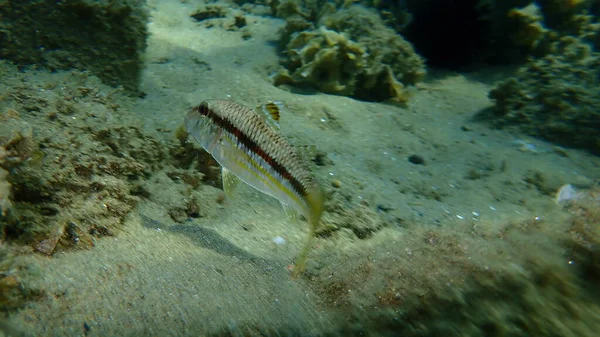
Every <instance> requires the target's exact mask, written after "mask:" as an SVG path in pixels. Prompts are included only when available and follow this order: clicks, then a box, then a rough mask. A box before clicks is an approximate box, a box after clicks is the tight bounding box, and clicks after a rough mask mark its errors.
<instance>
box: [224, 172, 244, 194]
mask: <svg viewBox="0 0 600 337" xmlns="http://www.w3.org/2000/svg"><path fill="white" fill-rule="evenodd" d="M221 179H223V191H225V195H226V196H227V198H232V197H233V194H234V193H235V191H236V190H237V187H238V185H239V184H240V179H239V178H238V177H236V176H235V174H233V173H231V171H229V170H228V169H226V168H224V167H223V168H221Z"/></svg>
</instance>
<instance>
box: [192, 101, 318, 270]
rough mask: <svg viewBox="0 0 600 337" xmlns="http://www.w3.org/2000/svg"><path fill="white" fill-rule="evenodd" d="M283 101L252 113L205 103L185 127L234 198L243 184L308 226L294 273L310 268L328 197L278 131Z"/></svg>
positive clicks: (231, 104)
mask: <svg viewBox="0 0 600 337" xmlns="http://www.w3.org/2000/svg"><path fill="white" fill-rule="evenodd" d="M281 107H282V103H281V102H268V103H266V104H264V105H261V106H258V107H257V108H256V109H254V110H253V109H250V108H248V107H246V106H243V105H241V104H238V103H236V102H234V101H232V100H218V99H212V100H205V101H203V102H201V103H200V104H198V105H197V106H195V107H193V108H192V109H191V110H190V111H189V112H188V113H187V115H186V116H185V120H184V124H185V128H186V130H187V132H188V134H190V135H191V136H192V137H193V138H194V139H195V140H196V142H198V143H199V144H200V145H201V146H202V147H203V148H204V150H206V151H207V152H208V153H210V154H211V156H212V157H213V158H214V159H215V160H216V161H217V162H218V163H219V164H220V165H221V174H222V180H223V190H224V191H225V194H226V195H227V196H228V197H230V196H232V195H233V193H234V192H235V189H236V187H237V186H238V184H239V182H240V181H243V182H244V183H246V184H248V185H250V186H251V187H253V188H255V189H256V190H258V191H260V192H262V193H264V194H267V195H269V196H272V197H274V198H276V199H278V200H279V201H280V203H281V205H282V206H283V208H284V210H285V211H286V213H287V214H291V215H293V214H301V215H302V216H303V217H304V218H305V219H306V220H307V222H308V224H309V235H308V240H307V242H306V244H305V245H304V248H303V249H302V251H301V252H300V254H299V255H298V257H297V258H296V260H295V263H294V268H293V273H294V275H298V274H299V273H301V272H302V271H303V270H304V269H305V267H306V261H307V259H308V254H309V252H310V248H311V246H312V241H313V240H314V237H315V232H316V229H317V228H318V226H319V224H320V220H321V215H322V213H323V209H324V203H325V198H324V194H323V190H322V189H321V186H320V185H319V183H318V182H317V180H316V179H315V178H314V176H313V175H312V174H311V172H310V170H309V168H308V165H307V163H306V162H305V161H304V160H303V159H302V157H301V155H300V152H299V151H298V150H297V149H296V148H295V147H294V146H292V145H291V144H290V143H289V142H288V141H287V140H286V139H285V138H284V137H283V136H282V135H281V134H280V132H279V118H280V110H281V109H280V108H281Z"/></svg>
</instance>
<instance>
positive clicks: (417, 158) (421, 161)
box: [408, 154, 425, 165]
mask: <svg viewBox="0 0 600 337" xmlns="http://www.w3.org/2000/svg"><path fill="white" fill-rule="evenodd" d="M408 161H409V162H411V163H413V164H415V165H425V159H424V158H423V157H421V156H419V155H418V154H413V155H411V156H410V157H408Z"/></svg>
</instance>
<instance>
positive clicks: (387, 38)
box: [274, 2, 425, 103]
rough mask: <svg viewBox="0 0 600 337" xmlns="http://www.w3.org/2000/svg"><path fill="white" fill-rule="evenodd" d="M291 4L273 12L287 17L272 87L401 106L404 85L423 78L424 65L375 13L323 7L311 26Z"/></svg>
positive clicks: (350, 8) (407, 44) (353, 8)
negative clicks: (288, 86)
mask: <svg viewBox="0 0 600 337" xmlns="http://www.w3.org/2000/svg"><path fill="white" fill-rule="evenodd" d="M293 4H294V3H292V2H285V3H283V4H281V5H280V6H279V8H278V15H281V16H285V17H286V18H287V24H286V27H285V28H284V30H283V32H282V37H281V42H282V45H283V46H282V47H283V49H284V51H285V54H286V58H285V59H284V60H283V61H282V64H283V67H284V68H282V69H281V70H280V71H279V72H278V73H277V74H276V75H275V76H274V82H275V85H283V84H291V85H297V86H310V87H313V88H316V89H317V90H320V91H322V92H326V93H330V94H337V95H344V96H351V97H355V98H358V99H363V100H370V101H382V100H386V99H390V100H392V101H397V102H402V103H403V102H406V101H407V99H408V97H409V92H410V91H407V89H405V86H406V85H411V84H415V83H416V82H417V81H419V80H420V79H421V78H422V77H423V76H424V75H425V68H424V62H423V60H422V59H421V58H420V57H419V56H418V55H417V54H416V53H415V51H414V50H413V48H412V46H411V45H410V43H408V42H407V41H405V40H404V39H403V38H402V37H401V36H400V35H398V34H397V33H396V32H394V31H393V30H392V29H391V28H389V27H386V26H385V25H384V24H383V22H382V21H381V18H380V17H379V15H378V14H377V13H376V12H375V11H372V10H369V9H366V8H364V7H361V6H351V7H349V8H343V9H340V10H339V11H334V8H333V7H331V6H330V7H327V6H325V7H324V9H323V10H322V11H321V12H320V13H319V15H318V16H317V17H316V18H315V19H314V22H312V21H311V19H310V17H311V16H310V15H306V16H303V15H302V14H301V13H302V12H301V10H300V9H299V7H297V5H293ZM307 17H308V18H307ZM315 26H317V27H318V28H315Z"/></svg>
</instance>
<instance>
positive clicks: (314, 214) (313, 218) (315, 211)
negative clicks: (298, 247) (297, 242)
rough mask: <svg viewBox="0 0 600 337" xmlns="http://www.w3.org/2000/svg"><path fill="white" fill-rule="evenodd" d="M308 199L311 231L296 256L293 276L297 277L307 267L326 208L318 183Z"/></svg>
mask: <svg viewBox="0 0 600 337" xmlns="http://www.w3.org/2000/svg"><path fill="white" fill-rule="evenodd" d="M306 200H307V203H308V206H309V210H310V212H309V214H310V216H309V219H308V222H309V225H310V228H309V233H308V239H307V240H306V243H305V244H304V247H303V248H302V251H300V254H299V255H298V257H297V258H296V261H295V262H294V270H293V272H292V277H297V276H298V275H300V274H301V273H302V272H303V271H304V270H305V269H306V261H307V260H308V254H309V253H310V251H311V248H312V245H313V242H314V241H315V237H316V233H317V228H318V227H319V225H320V222H321V214H323V209H324V208H325V195H324V194H323V191H322V190H321V188H320V187H319V186H318V185H315V186H314V187H313V190H312V191H310V192H309V193H308V195H307V196H306Z"/></svg>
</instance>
